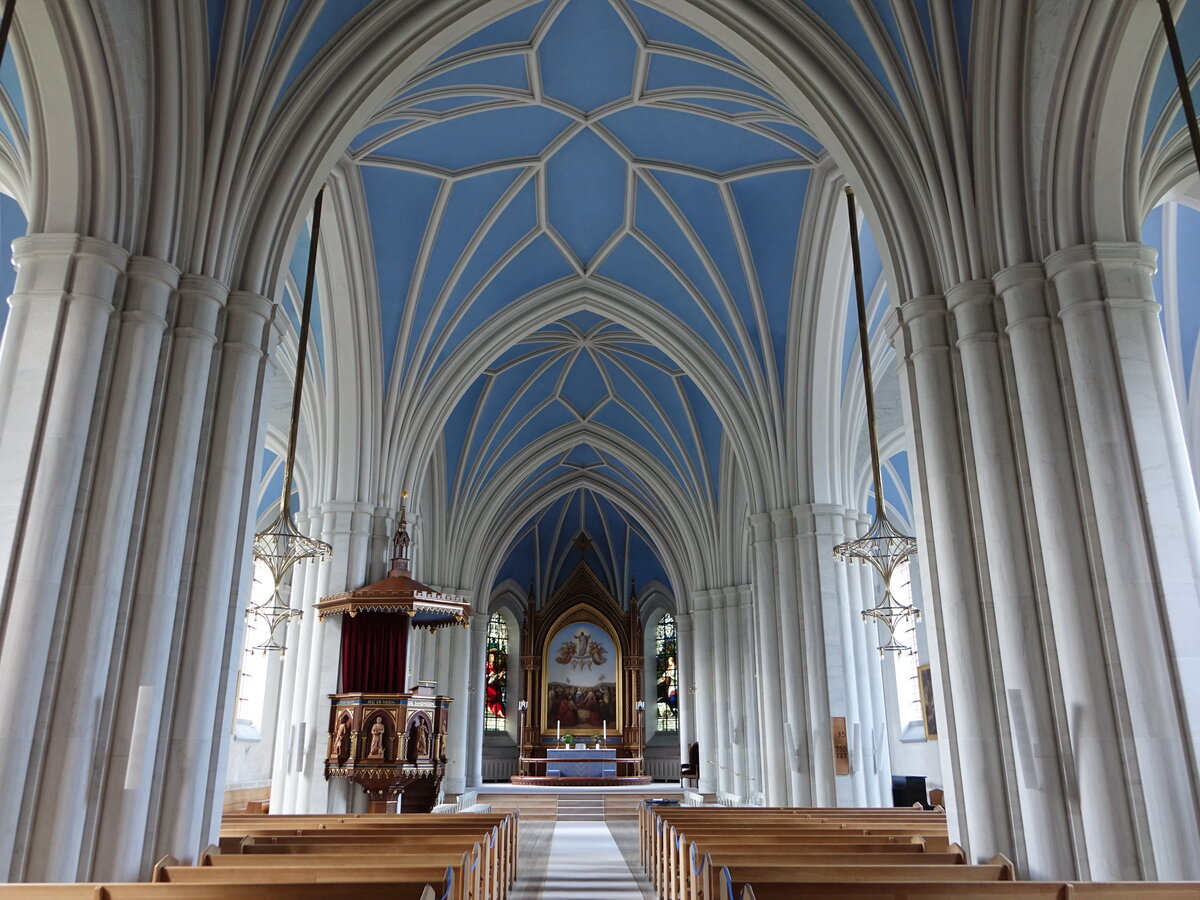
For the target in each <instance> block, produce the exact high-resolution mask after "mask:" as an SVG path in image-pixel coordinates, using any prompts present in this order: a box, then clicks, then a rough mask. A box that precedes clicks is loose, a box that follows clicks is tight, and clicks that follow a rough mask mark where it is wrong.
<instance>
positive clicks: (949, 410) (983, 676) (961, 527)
mask: <svg viewBox="0 0 1200 900" xmlns="http://www.w3.org/2000/svg"><path fill="white" fill-rule="evenodd" d="M899 321H900V322H901V323H902V325H903V334H902V340H901V345H902V350H903V358H904V361H905V362H904V370H905V373H906V375H907V378H908V379H909V383H910V387H909V390H908V392H907V395H908V397H907V399H908V402H909V403H910V404H911V417H910V419H909V421H910V422H911V424H912V432H913V435H914V442H915V445H916V456H915V462H916V464H917V472H918V475H919V483H920V484H921V486H922V489H923V491H922V492H923V497H922V502H923V504H924V505H925V514H924V517H923V524H924V526H925V533H924V534H922V535H918V537H919V538H922V539H923V540H922V542H921V553H920V557H919V559H920V562H921V564H922V565H923V566H925V567H926V568H925V571H926V572H927V573H928V581H927V583H928V584H930V585H931V586H932V590H931V591H930V592H929V593H930V597H931V603H930V606H931V607H933V609H931V610H930V611H929V615H930V619H931V622H930V625H931V626H932V627H933V629H934V630H933V632H932V633H933V634H934V635H935V636H936V637H935V641H936V644H937V654H938V655H937V659H936V660H935V662H936V663H938V664H937V665H936V666H935V667H934V672H935V673H937V675H938V677H937V678H935V679H934V681H935V685H934V692H935V697H936V701H937V704H938V709H939V710H940V711H941V717H940V719H939V725H940V726H941V727H944V728H945V732H946V733H945V734H944V735H941V736H940V737H941V738H942V740H941V741H939V744H940V750H941V753H942V758H943V770H944V771H943V774H944V775H945V776H946V779H947V785H946V789H947V793H948V794H949V795H950V798H951V799H950V802H951V808H950V809H949V810H948V812H949V814H950V824H951V827H952V828H953V829H955V831H956V833H957V837H958V841H959V843H961V844H962V845H963V847H964V848H965V849H966V851H967V855H968V856H969V857H970V858H971V859H972V860H976V859H978V858H980V857H990V856H991V855H992V854H994V853H1005V854H1007V855H1011V854H1012V852H1013V835H1012V831H1011V823H1010V820H1009V817H1008V795H1007V792H1006V790H1005V783H1004V771H1003V768H1002V765H1003V756H1002V753H1001V748H1000V742H1001V736H1000V729H999V726H998V724H997V718H998V717H997V709H996V697H995V694H994V685H993V682H992V679H991V672H992V671H994V668H995V666H994V663H995V660H994V659H993V653H992V652H991V645H990V644H989V640H988V634H987V623H986V619H985V611H984V598H983V597H982V596H981V593H980V581H979V570H978V568H977V566H976V558H975V549H976V547H975V543H974V528H973V525H974V522H973V521H972V516H971V510H970V506H969V497H968V491H969V487H968V473H967V471H966V469H965V466H964V460H963V449H962V446H961V444H960V437H961V434H962V423H961V421H960V418H959V413H958V398H957V396H956V391H955V382H956V377H955V372H954V366H953V364H952V359H951V350H950V344H949V335H948V330H947V314H946V306H945V302H944V301H943V300H942V298H941V297H918V298H917V299H915V300H909V301H908V302H907V303H905V304H904V305H903V306H902V307H901V309H900V316H899Z"/></svg>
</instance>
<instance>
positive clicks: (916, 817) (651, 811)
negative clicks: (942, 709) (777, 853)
mask: <svg viewBox="0 0 1200 900" xmlns="http://www.w3.org/2000/svg"><path fill="white" fill-rule="evenodd" d="M774 820H797V821H819V822H824V823H838V824H851V823H854V824H859V823H862V824H863V825H864V827H868V828H870V827H873V826H875V827H878V826H884V827H900V826H916V827H914V828H913V829H912V830H913V831H914V832H916V833H919V834H922V835H924V836H926V837H929V838H931V839H934V840H935V841H936V839H937V838H940V837H945V836H946V834H947V831H946V817H945V812H944V811H939V812H931V811H926V810H913V809H907V808H896V809H875V808H852V809H812V808H791V807H783V808H779V807H745V808H736V809H713V808H695V807H665V806H649V805H642V806H641V807H639V809H638V824H639V828H638V832H639V841H638V853H639V859H640V860H641V863H642V866H643V868H645V869H646V870H647V871H648V872H649V871H653V869H652V867H653V866H654V865H655V859H654V857H656V856H657V852H658V851H657V850H656V847H663V848H665V846H666V839H665V838H664V837H663V831H664V828H665V823H667V822H670V823H672V824H684V825H694V824H695V823H699V822H706V823H718V824H719V825H720V827H734V825H733V823H737V827H741V826H742V825H745V826H755V825H761V824H765V823H767V822H770V821H774ZM948 844H949V842H948V840H947V842H946V845H947V846H948ZM938 849H943V850H944V849H946V847H940V848H938Z"/></svg>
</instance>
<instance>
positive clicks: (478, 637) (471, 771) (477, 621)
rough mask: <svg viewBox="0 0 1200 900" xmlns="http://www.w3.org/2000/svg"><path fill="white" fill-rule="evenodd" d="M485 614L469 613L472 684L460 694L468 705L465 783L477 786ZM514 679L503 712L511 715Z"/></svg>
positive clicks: (484, 679)
mask: <svg viewBox="0 0 1200 900" xmlns="http://www.w3.org/2000/svg"><path fill="white" fill-rule="evenodd" d="M488 618H489V616H488V614H487V613H475V614H474V615H472V616H471V630H470V632H469V637H470V648H471V659H470V662H469V666H470V669H471V673H472V674H471V685H472V686H473V688H474V691H473V693H471V694H470V695H468V697H466V698H464V700H467V699H469V700H470V704H469V705H470V708H469V709H468V710H467V724H468V726H469V732H470V734H469V737H468V741H467V752H468V763H469V764H468V767H467V785H468V786H469V787H473V788H474V787H479V785H481V784H483V715H484V708H485V703H486V699H487V672H486V669H487V628H488ZM510 658H511V659H518V658H519V657H518V656H517V655H515V654H510ZM514 686H515V682H512V683H510V685H509V689H508V696H507V697H506V698H505V699H506V701H507V708H506V709H505V713H506V715H507V716H508V717H509V718H510V719H511V718H512V715H513V713H515V712H516V707H517V704H516V702H515V700H514V696H515V694H516V691H515V690H513V687H514Z"/></svg>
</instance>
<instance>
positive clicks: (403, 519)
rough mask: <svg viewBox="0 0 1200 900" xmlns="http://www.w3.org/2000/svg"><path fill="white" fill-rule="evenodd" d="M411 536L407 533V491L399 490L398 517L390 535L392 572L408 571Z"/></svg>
mask: <svg viewBox="0 0 1200 900" xmlns="http://www.w3.org/2000/svg"><path fill="white" fill-rule="evenodd" d="M411 544H412V538H411V537H409V535H408V491H401V492H400V519H399V521H397V522H396V533H395V534H394V535H393V536H392V572H405V573H406V572H408V571H409V569H410V563H409V558H408V548H409V546H410V545H411Z"/></svg>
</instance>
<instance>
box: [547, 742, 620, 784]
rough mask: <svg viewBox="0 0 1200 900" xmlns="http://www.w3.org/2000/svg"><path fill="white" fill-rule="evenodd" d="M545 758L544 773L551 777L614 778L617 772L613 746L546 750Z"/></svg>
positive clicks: (615, 753) (615, 752) (615, 754)
mask: <svg viewBox="0 0 1200 900" xmlns="http://www.w3.org/2000/svg"><path fill="white" fill-rule="evenodd" d="M546 759H547V760H548V761H547V763H546V775H548V776H549V777H551V778H556V777H557V778H614V777H616V774H617V750H616V748H615V747H602V748H599V749H594V750H582V749H581V750H569V749H568V750H563V749H553V750H547V751H546Z"/></svg>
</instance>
